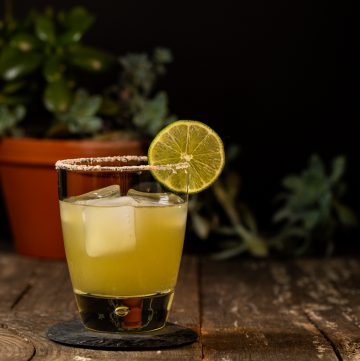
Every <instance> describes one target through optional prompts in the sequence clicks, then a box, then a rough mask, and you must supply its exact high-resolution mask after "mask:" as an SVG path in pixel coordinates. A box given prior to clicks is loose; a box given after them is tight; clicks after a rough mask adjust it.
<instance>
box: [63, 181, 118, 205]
mask: <svg viewBox="0 0 360 361" xmlns="http://www.w3.org/2000/svg"><path fill="white" fill-rule="evenodd" d="M114 197H120V186H119V185H118V184H113V185H111V186H108V187H105V188H100V189H96V190H94V191H91V192H88V193H84V194H81V195H79V196H74V197H70V198H68V199H67V201H68V202H72V203H76V204H87V203H88V201H90V200H96V199H104V198H106V199H109V198H114Z"/></svg>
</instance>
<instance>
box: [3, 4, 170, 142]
mask: <svg viewBox="0 0 360 361" xmlns="http://www.w3.org/2000/svg"><path fill="white" fill-rule="evenodd" d="M5 5H6V6H5V15H4V18H3V19H0V89H1V90H0V112H1V118H0V135H10V136H14V135H21V134H24V135H33V136H38V137H58V138H64V137H77V138H79V137H88V136H94V135H99V134H103V133H106V132H111V131H114V130H116V131H118V130H122V131H126V132H130V133H131V132H132V133H133V134H135V135H144V134H146V135H153V134H155V133H156V132H157V131H158V130H159V129H160V128H161V127H162V126H163V125H164V124H166V123H168V122H170V121H172V120H174V118H173V117H170V116H169V115H168V101H167V95H166V93H165V92H158V93H153V91H154V88H155V85H156V82H157V81H158V79H159V77H160V76H161V75H163V74H164V73H165V66H166V64H168V63H170V62H171V61H172V56H171V53H170V52H169V51H168V50H167V49H156V50H155V52H154V54H153V56H152V58H151V59H150V58H149V57H148V55H146V54H128V55H126V56H121V57H120V58H118V57H117V56H115V55H113V54H110V53H108V52H105V51H103V50H101V49H97V48H94V47H90V46H87V45H85V44H84V43H83V37H84V35H85V33H86V32H87V31H88V30H89V29H90V27H91V26H92V25H93V24H94V21H95V17H94V16H93V15H92V14H91V13H89V11H88V10H87V9H85V8H84V7H81V6H75V7H73V8H71V9H69V10H67V11H58V12H55V10H54V9H52V8H51V7H48V8H46V9H45V10H44V11H37V10H31V11H30V12H29V13H28V14H27V16H26V17H25V18H24V19H21V20H18V19H15V18H14V17H13V14H12V11H11V10H12V9H11V8H12V6H11V1H10V0H7V1H6V2H5ZM105 73H107V74H111V76H112V79H117V78H118V79H119V81H118V83H117V84H114V85H113V86H112V87H111V89H110V90H109V89H103V90H101V92H100V94H96V95H91V94H89V93H90V90H89V87H87V86H86V85H85V84H84V79H85V80H86V81H87V82H88V83H91V80H94V81H95V82H96V81H97V80H98V79H99V78H98V76H99V74H104V75H105ZM106 87H107V86H106ZM104 88H105V87H104ZM19 109H26V110H27V111H26V113H25V112H22V113H21V111H20V110H19ZM20 113H21V114H20ZM25 114H26V115H25ZM20 115H21V116H20ZM39 117H41V118H42V119H41V120H40V121H39ZM21 121H23V122H21ZM20 122H21V124H20ZM20 125H22V128H23V129H22V131H20Z"/></svg>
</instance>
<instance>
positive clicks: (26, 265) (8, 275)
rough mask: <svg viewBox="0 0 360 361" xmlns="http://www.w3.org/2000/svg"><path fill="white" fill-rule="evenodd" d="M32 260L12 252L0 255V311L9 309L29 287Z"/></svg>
mask: <svg viewBox="0 0 360 361" xmlns="http://www.w3.org/2000/svg"><path fill="white" fill-rule="evenodd" d="M33 265H34V262H33V260H31V259H29V258H26V257H20V256H17V255H14V254H9V253H6V254H5V253H3V254H1V255H0V311H8V310H11V309H12V308H13V307H14V306H15V305H16V303H17V302H18V300H19V298H21V297H22V295H23V294H24V293H26V292H27V291H28V289H29V287H30V279H31V275H32V267H33Z"/></svg>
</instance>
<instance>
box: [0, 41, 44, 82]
mask: <svg viewBox="0 0 360 361" xmlns="http://www.w3.org/2000/svg"><path fill="white" fill-rule="evenodd" d="M41 60H42V56H41V55H40V54H39V53H36V52H32V51H29V52H27V53H22V52H20V51H19V50H17V49H14V48H10V47H8V48H6V49H4V50H3V51H2V53H1V55H0V76H1V77H2V78H3V79H5V80H7V81H13V80H17V79H19V78H21V77H23V76H25V75H28V74H30V73H32V72H33V71H34V70H36V69H37V68H38V67H39V65H40V64H41Z"/></svg>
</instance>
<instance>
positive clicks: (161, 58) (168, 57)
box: [154, 48, 173, 64]
mask: <svg viewBox="0 0 360 361" xmlns="http://www.w3.org/2000/svg"><path fill="white" fill-rule="evenodd" d="M154 60H155V61H156V62H157V63H161V64H168V63H171V62H172V61H173V56H172V54H171V51H170V50H169V49H166V48H156V49H155V50H154Z"/></svg>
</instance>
